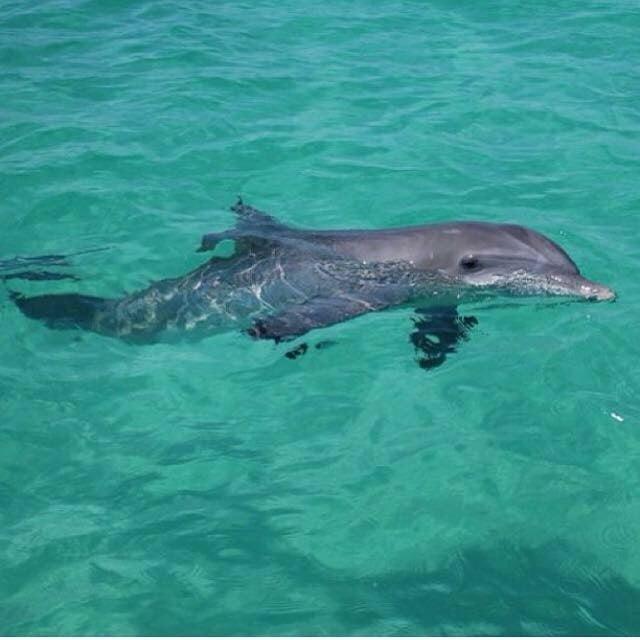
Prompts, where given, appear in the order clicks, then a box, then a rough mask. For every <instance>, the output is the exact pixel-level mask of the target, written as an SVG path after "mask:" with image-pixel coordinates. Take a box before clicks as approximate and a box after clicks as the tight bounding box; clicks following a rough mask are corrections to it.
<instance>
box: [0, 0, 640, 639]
mask: <svg viewBox="0 0 640 640" xmlns="http://www.w3.org/2000/svg"><path fill="white" fill-rule="evenodd" d="M528 5H529V6H525V5H524V4H522V5H520V4H517V3H514V2H507V1H496V2H488V3H475V2H455V3H454V2H444V1H441V0H436V1H434V2H430V3H423V2H418V1H407V2H399V1H393V0H382V1H381V2H376V3H371V2H361V1H358V0H356V1H353V2H348V3H347V2H342V1H340V0H326V2H323V3H299V2H293V1H292V0H284V1H283V0H278V1H277V2H276V1H275V0H271V1H258V2H251V3H249V2H238V3H231V2H198V1H192V2H184V3H178V2H175V1H174V0H163V1H158V2H155V1H154V2H151V1H150V0H145V1H143V2H138V3H128V2H125V1H122V0H112V1H109V2H105V1H103V0H100V1H98V0H88V1H84V2H69V1H66V0H65V1H63V0H52V1H46V2H39V3H4V5H3V9H2V13H1V17H0V56H1V60H2V67H1V71H0V90H1V95H2V101H1V103H0V175H1V183H0V185H1V187H0V188H1V195H2V197H1V198H0V221H1V222H2V232H1V234H0V259H7V258H12V257H13V256H15V255H41V254H45V253H65V252H70V251H79V250H83V249H87V248H93V247H108V249H107V250H106V251H102V252H99V253H88V254H85V255H82V256H78V257H77V258H75V259H74V263H75V264H74V269H73V271H74V273H76V274H77V275H79V276H81V277H82V280H81V281H80V282H77V283H75V282H64V281H63V282H44V283H43V282H25V283H18V282H15V281H14V282H12V283H11V284H10V286H11V287H12V288H19V289H20V290H21V291H28V292H34V293H35V292H45V291H47V292H49V291H82V292H86V293H91V294H95V295H119V294H121V293H123V292H125V291H131V290H133V289H136V288H140V287H142V286H145V285H146V284H147V283H148V282H149V281H152V280H156V279H158V278H162V277H168V276H174V275H180V274H182V273H184V272H186V271H187V270H189V269H191V268H193V267H195V266H197V265H198V264H199V263H200V262H201V260H202V257H201V256H199V255H197V254H195V253H194V248H195V247H196V246H197V244H198V242H199V238H200V236H201V235H202V234H203V233H206V232H210V231H215V230H221V229H223V228H225V227H227V226H229V225H230V224H231V223H232V214H231V213H230V212H229V211H228V206H229V205H230V204H232V202H233V201H234V200H235V197H236V195H237V194H239V193H241V194H243V195H244V196H245V197H246V198H247V200H248V201H249V202H251V203H252V204H254V205H256V206H258V207H260V208H262V209H264V210H266V211H270V212H272V213H273V214H275V215H277V216H279V217H280V218H281V219H282V220H284V221H286V222H288V223H291V224H296V225H301V226H308V227H316V228H330V227H362V228H366V227H390V226H395V225H404V224H415V223H422V222H429V221H442V220H450V219H481V220H487V221H512V222H518V223H522V224H527V225H529V226H532V227H534V228H536V229H537V230H539V231H542V232H544V233H547V234H548V235H550V236H551V237H552V238H554V239H555V240H557V241H558V242H560V243H561V244H562V245H563V246H564V247H565V248H566V249H567V250H568V251H569V253H570V254H571V255H572V256H573V258H574V259H575V260H576V262H577V263H578V264H579V265H580V267H581V268H582V270H583V272H584V273H585V275H586V276H588V277H591V278H593V279H595V280H598V281H601V282H604V283H606V284H607V285H609V286H611V287H613V288H614V289H616V291H617V292H618V294H619V299H618V301H617V302H616V303H614V304H584V303H576V304H544V303H541V302H539V301H538V302H535V303H534V302H531V303H527V304H519V305H513V304H503V305H492V306H491V307H485V308H483V307H470V306H467V307H464V308H462V309H461V311H463V312H464V313H474V314H475V315H476V316H477V318H478V320H479V325H478V327H477V328H475V329H474V330H473V333H472V335H471V339H470V340H469V342H466V343H464V344H463V345H462V346H461V347H460V349H459V352H458V353H457V354H456V355H455V356H453V357H451V358H449V359H448V361H447V362H446V363H445V364H444V365H443V366H442V367H440V368H438V369H435V370H432V371H423V370H421V369H420V368H419V367H418V366H416V364H415V361H414V354H413V352H412V348H411V345H410V344H409V342H408V335H409V332H410V331H411V326H412V325H411V322H410V314H409V313H408V312H407V310H404V309H399V310H394V311H390V312H386V313H379V314H370V315H367V316H364V317H361V318H359V319H356V320H353V321H351V322H348V323H344V324H341V325H337V326H334V327H330V328H328V329H325V330H322V331H319V332H317V333H316V334H315V335H314V336H312V338H313V339H314V340H318V339H327V340H332V341H335V343H336V344H335V345H333V346H332V347H331V348H329V349H326V350H321V351H317V350H310V351H309V353H308V354H307V355H305V356H304V357H302V358H299V359H298V360H295V361H290V360H288V359H286V358H284V357H283V352H284V350H285V349H284V348H283V347H282V346H274V345H273V344H267V343H259V342H252V341H250V340H249V339H247V338H246V337H244V336H242V335H241V334H240V333H238V332H229V333H223V334H220V335H215V336H211V337H209V338H206V339H204V340H202V341H199V342H181V341H173V342H171V343H159V344H154V345H148V346H136V345H130V344H125V343H123V342H120V341H117V340H113V339H109V338H105V337H101V336H98V335H93V334H88V333H80V332H62V331H53V330H50V329H47V328H46V327H44V326H43V325H41V324H39V323H37V322H34V321H31V320H28V319H26V318H25V317H23V316H21V315H20V313H19V312H18V311H17V310H16V309H15V308H14V306H13V305H12V304H11V302H10V301H9V299H8V296H7V293H6V287H2V288H1V290H0V330H1V331H2V336H3V337H4V339H3V340H2V342H1V343H0V344H1V346H0V429H1V431H0V500H1V502H0V505H1V509H0V633H2V634H62V633H64V634H176V633H180V634H324V633H331V634H344V635H349V634H445V633H446V634H453V633H464V634H469V635H471V634H487V633H491V634H502V633H512V634H513V633H516V634H518V633H522V634H534V633H537V634H559V633H562V634H573V633H579V634H600V633H608V634H625V633H636V634H637V633H640V608H639V607H638V602H639V601H640V600H639V599H640V547H639V546H638V544H637V541H638V536H639V534H640V404H639V401H638V391H639V390H640V368H639V367H638V362H639V358H640V329H639V328H638V322H637V310H638V299H639V297H640V285H639V284H638V273H639V269H638V267H639V265H640V249H639V248H638V230H639V227H638V217H637V216H638V209H639V206H640V180H639V179H638V176H639V175H640V102H639V101H638V90H639V89H640V38H638V32H639V30H640V11H639V9H638V5H637V2H631V1H625V0H612V1H611V2H606V3H603V2H596V1H595V0H583V1H581V2H572V1H569V2H564V3H559V4H558V3H555V2H553V3H552V2H549V1H548V0H546V1H543V2H538V3H535V5H534V4H532V3H528Z"/></svg>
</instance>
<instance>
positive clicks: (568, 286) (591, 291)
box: [425, 222, 615, 300]
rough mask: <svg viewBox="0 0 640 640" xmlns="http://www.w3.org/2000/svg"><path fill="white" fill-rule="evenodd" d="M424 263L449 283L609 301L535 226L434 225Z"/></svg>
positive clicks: (610, 296) (605, 292) (604, 291)
mask: <svg viewBox="0 0 640 640" xmlns="http://www.w3.org/2000/svg"><path fill="white" fill-rule="evenodd" d="M438 231H439V233H438V234H437V242H430V243H429V247H428V250H427V252H428V256H427V259H426V260H425V266H426V267H427V268H430V269H433V268H434V267H435V268H436V269H437V270H438V271H439V272H441V273H443V274H444V275H446V276H447V277H448V278H450V279H452V280H453V281H454V282H459V283H462V284H464V285H468V286H470V287H473V288H474V289H475V288H481V289H483V290H489V291H492V290H495V291H500V292H506V293H510V294H515V295H538V294H541V295H559V296H571V297H578V298H582V299H586V300H613V299H614V298H615V293H614V292H613V291H612V290H611V289H609V288H608V287H606V286H604V285H601V284H598V283H596V282H592V281H591V280H587V279H586V278H584V277H583V276H582V275H580V271H579V270H578V267H577V266H576V264H575V262H573V260H572V259H571V258H570V257H569V255H568V254H567V253H566V252H565V251H564V250H563V249H562V248H561V247H560V246H558V245H557V244H556V243H555V242H553V241H552V240H550V239H549V238H547V237H545V236H543V235H542V234H540V233H537V232H536V231H533V230H531V229H527V228H526V227H521V226H518V225H512V224H489V223H481V222H463V223H452V224H444V225H440V226H439V229H438Z"/></svg>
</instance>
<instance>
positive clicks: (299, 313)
mask: <svg viewBox="0 0 640 640" xmlns="http://www.w3.org/2000/svg"><path fill="white" fill-rule="evenodd" d="M232 210H233V211H234V212H235V213H236V214H237V225H236V227H234V228H233V229H229V230H227V231H223V232H220V233H213V234H209V235H206V236H204V238H203V239H202V245H201V248H200V251H208V250H211V249H214V248H215V247H216V246H217V245H218V243H219V242H221V241H222V240H225V239H230V240H233V241H234V242H235V250H234V253H233V255H232V256H230V257H228V258H222V257H218V256H214V257H212V258H211V259H209V260H208V261H207V262H205V263H204V264H203V265H201V266H199V267H198V268H197V269H195V270H194V271H192V272H190V273H188V274H186V275H185V276H182V277H179V278H170V279H166V280H161V281H158V282H156V283H154V284H152V285H151V286H149V287H148V288H147V289H144V290H142V291H138V292H135V293H132V294H130V295H128V296H125V297H123V298H119V299H106V298H95V297H91V296H84V295H79V294H50V295H41V296H33V297H25V296H22V295H20V294H13V299H14V301H15V302H16V304H17V305H18V307H19V308H20V309H21V310H22V311H23V312H24V313H25V314H26V315H27V316H30V317H33V318H38V319H40V320H44V321H45V322H46V323H47V324H48V325H50V326H54V327H80V328H83V329H88V330H91V331H95V332H97V333H101V334H106V335H110V336H117V337H120V338H124V339H130V340H141V341H148V340H153V339H155V338H156V337H158V336H159V335H161V334H163V333H164V332H166V331H167V330H172V329H179V330H190V331H196V332H205V333H209V332H211V331H215V330H218V329H224V328H228V327H230V326H236V327H240V328H242V329H244V330H245V331H246V332H247V333H249V334H250V335H252V336H253V337H255V338H262V339H274V340H276V341H280V340H286V339H290V338H293V337H296V336H300V335H302V334H304V333H306V332H307V331H309V330H311V329H314V328H317V327H323V326H328V325H331V324H335V323H337V322H341V321H344V320H347V319H349V318H352V317H355V316H359V315H362V314H364V313H367V312H370V311H378V310H382V309H385V308H388V307H391V306H399V305H413V306H423V307H424V306H425V305H430V306H434V305H437V306H439V307H440V308H442V307H443V305H446V306H447V308H453V309H455V305H456V304H459V303H462V302H468V301H477V300H482V299H483V298H485V297H491V296H495V295H517V296H526V295H553V296H569V297H572V298H578V299H583V300H612V299H614V297H615V294H614V292H613V291H612V290H611V289H609V288H607V287H605V286H603V285H601V284H597V283H595V282H592V281H590V280H587V279H586V278H584V277H582V276H581V275H580V272H579V271H578V268H577V267H576V265H575V263H574V262H573V260H571V258H570V257H569V256H568V255H567V253H566V252H565V251H564V250H563V249H562V248H561V247H559V246H558V245H557V244H556V243H554V242H553V241H551V240H549V239H548V238H546V237H545V236H543V235H541V234H539V233H537V232H535V231H532V230H531V229H527V228H525V227H521V226H517V225H511V224H490V223H484V222H450V223H444V224H430V225H422V226H415V227H404V228H397V229H386V230H373V231H371V230H370V231H356V230H346V231H344V230H343V231H313V230H303V229H294V228H291V227H288V226H286V225H284V224H281V223H280V222H278V221H277V220H275V219H274V218H272V217H271V216H269V215H267V214H265V213H262V212H260V211H258V210H256V209H254V208H253V207H250V206H247V205H245V204H243V203H242V201H239V202H238V203H237V204H236V205H235V206H234V207H232Z"/></svg>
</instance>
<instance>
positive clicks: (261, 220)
mask: <svg viewBox="0 0 640 640" xmlns="http://www.w3.org/2000/svg"><path fill="white" fill-rule="evenodd" d="M230 208H231V211H233V212H234V213H235V214H236V215H237V216H238V222H237V223H236V225H237V226H238V227H244V226H245V225H251V226H256V225H257V226H275V227H284V226H285V225H283V224H282V223H281V222H278V220H276V219H275V218H274V217H273V216H271V215H269V214H268V213H265V212H264V211H260V210H259V209H256V208H255V207H252V206H251V205H248V204H245V203H244V202H243V201H242V197H241V196H238V202H236V203H235V204H234V205H233V206H232V207H230Z"/></svg>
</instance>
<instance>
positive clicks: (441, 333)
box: [409, 306, 478, 369]
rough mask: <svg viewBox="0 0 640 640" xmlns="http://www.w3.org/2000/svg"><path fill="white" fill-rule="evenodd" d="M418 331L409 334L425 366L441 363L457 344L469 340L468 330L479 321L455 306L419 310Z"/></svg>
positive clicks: (427, 367) (436, 365)
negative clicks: (461, 313)
mask: <svg viewBox="0 0 640 640" xmlns="http://www.w3.org/2000/svg"><path fill="white" fill-rule="evenodd" d="M416 313H417V314H419V316H420V317H419V318H414V320H413V322H414V324H415V330H414V331H413V332H412V333H411V335H410V336H409V339H410V341H411V342H412V343H413V345H414V347H415V348H416V352H417V353H418V354H419V357H418V359H417V362H418V364H419V365H420V367H421V368H423V369H433V368H434V367H438V366H440V365H441V364H442V363H443V362H444V361H445V360H446V358H447V356H448V355H449V354H451V353H455V351H456V347H457V345H458V344H459V343H460V342H462V341H465V340H468V339H469V330H470V329H472V328H473V327H475V326H476V325H477V324H478V320H477V318H476V317H475V316H460V315H458V310H457V308H456V307H455V306H451V307H428V308H425V309H416Z"/></svg>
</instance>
